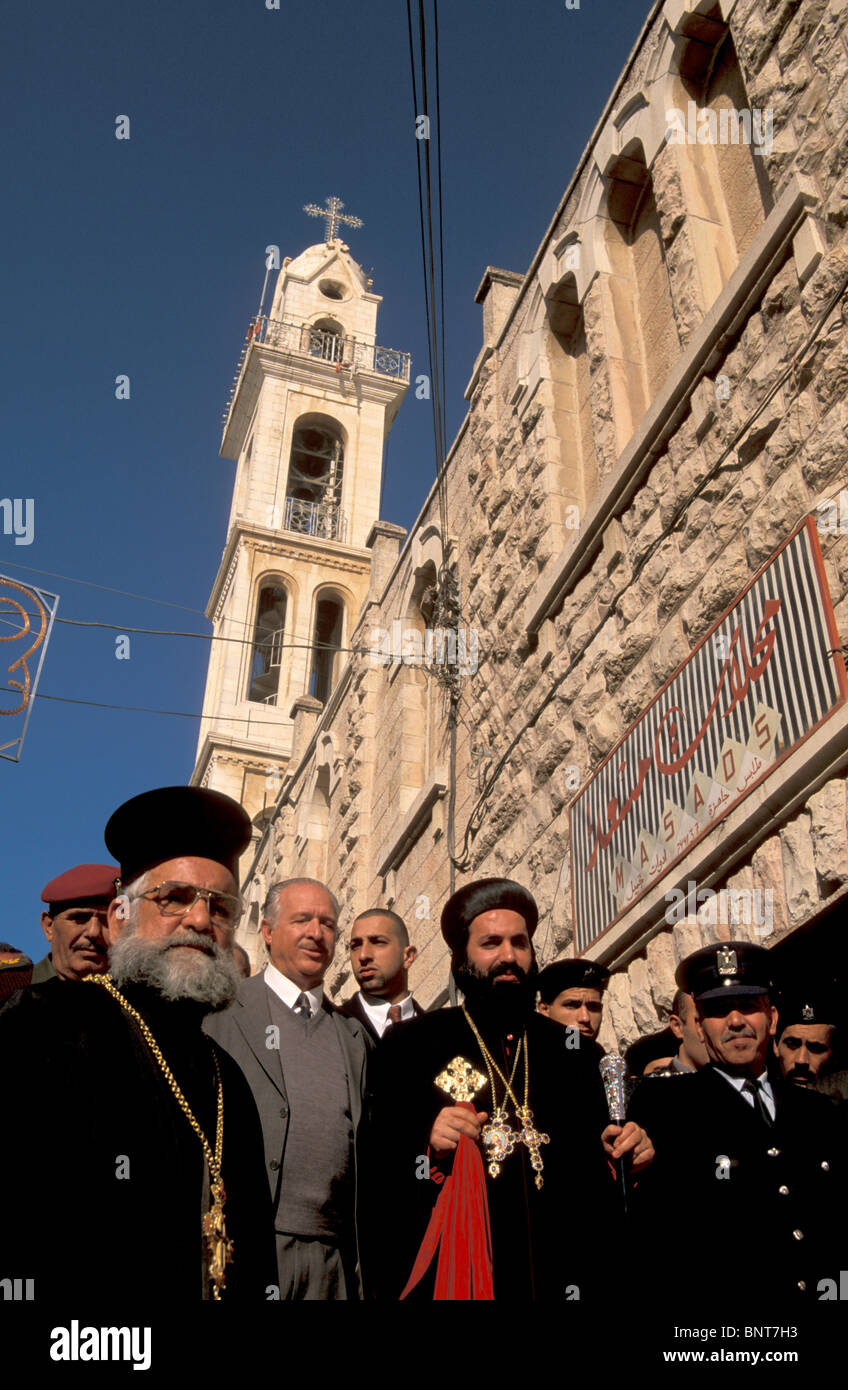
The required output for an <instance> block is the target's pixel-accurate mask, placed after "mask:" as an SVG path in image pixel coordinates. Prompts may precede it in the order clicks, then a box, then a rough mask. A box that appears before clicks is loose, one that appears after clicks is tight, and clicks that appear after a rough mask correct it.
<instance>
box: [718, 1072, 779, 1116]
mask: <svg viewBox="0 0 848 1390" xmlns="http://www.w3.org/2000/svg"><path fill="white" fill-rule="evenodd" d="M716 1071H717V1072H718V1073H719V1075H720V1076H723V1077H724V1079H725V1081H729V1082H730V1084H731V1086H732V1087H733V1088H734V1090H737V1091H738V1092H739V1094H740V1096H741V1097H742V1099H743V1100H744V1101H745V1102H746V1103H747V1104H748V1105H750V1107H751V1109H752V1110H754V1109H755V1108H756V1107H755V1105H754V1097H753V1096H752V1095H751V1093H750V1091H746V1090H744V1089H743V1088H744V1086H745V1082H746V1081H750V1080H752V1079H753V1078H752V1077H748V1076H732V1075H731V1074H730V1072H728V1071H723V1070H722V1068H721V1067H716ZM757 1089H758V1091H759V1093H760V1099H761V1100H762V1102H763V1105H764V1106H765V1107H766V1110H767V1111H768V1112H769V1114H770V1115H771V1118H772V1119H774V1117H775V1115H776V1114H777V1106H776V1105H775V1103H774V1095H773V1093H772V1089H771V1082H770V1081H769V1079H768V1074H767V1073H766V1072H760V1075H759V1076H758V1077H757Z"/></svg>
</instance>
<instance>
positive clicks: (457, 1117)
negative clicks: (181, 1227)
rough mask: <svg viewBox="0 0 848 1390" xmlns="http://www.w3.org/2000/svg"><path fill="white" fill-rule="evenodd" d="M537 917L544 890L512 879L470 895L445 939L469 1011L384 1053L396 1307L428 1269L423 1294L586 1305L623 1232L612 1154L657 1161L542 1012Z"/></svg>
mask: <svg viewBox="0 0 848 1390" xmlns="http://www.w3.org/2000/svg"><path fill="white" fill-rule="evenodd" d="M537 921H538V909H537V907H536V903H535V901H534V899H533V897H532V896H531V894H530V893H529V892H528V891H527V889H526V888H524V887H522V886H521V885H520V884H518V883H514V882H512V881H511V880H510V879H480V880H478V881H476V882H474V883H469V884H467V885H466V886H465V887H464V888H461V889H460V890H459V892H457V893H455V894H454V895H453V896H452V897H451V898H450V899H449V900H448V902H447V903H446V905H445V908H444V910H443V912H442V934H443V936H444V937H445V940H446V941H447V943H448V945H449V947H450V949H451V959H452V967H453V971H454V976H455V978H456V981H457V984H458V986H459V987H460V988H461V990H462V992H463V995H464V1001H465V1002H464V1005H463V1007H460V1008H452V1009H439V1010H437V1011H436V1012H433V1013H428V1014H425V1015H424V1017H423V1018H417V1019H413V1020H412V1022H410V1023H408V1024H405V1025H404V1027H402V1028H393V1029H391V1030H390V1032H389V1035H388V1037H387V1038H386V1040H385V1041H384V1042H382V1043H381V1044H380V1046H379V1047H378V1048H377V1049H376V1051H375V1053H374V1058H373V1064H372V1073H373V1088H372V1096H373V1102H372V1104H373V1127H372V1134H371V1142H372V1144H373V1161H372V1165H371V1166H372V1171H376V1172H377V1173H378V1176H379V1185H375V1187H376V1191H375V1200H374V1220H373V1221H372V1222H371V1223H370V1226H369V1232H368V1235H369V1244H370V1243H371V1242H373V1248H372V1249H370V1250H369V1255H370V1260H369V1270H372V1271H373V1276H374V1283H375V1286H376V1293H377V1296H378V1297H380V1298H385V1299H397V1298H399V1297H400V1296H401V1293H402V1292H403V1290H404V1287H405V1285H406V1283H407V1280H408V1278H409V1276H410V1273H411V1271H412V1270H413V1265H414V1264H415V1265H416V1273H418V1272H421V1271H422V1270H423V1272H422V1277H421V1278H420V1279H418V1280H417V1281H416V1283H415V1285H414V1287H412V1288H410V1290H409V1293H410V1295H412V1296H414V1297H415V1298H416V1299H421V1298H425V1299H429V1298H434V1297H435V1298H440V1299H441V1298H447V1299H468V1298H475V1299H476V1298H489V1297H492V1296H494V1297H495V1298H496V1299H503V1300H521V1301H524V1300H527V1299H544V1300H551V1299H553V1300H566V1299H571V1300H575V1301H576V1300H578V1299H579V1300H581V1301H583V1302H585V1301H587V1300H590V1299H591V1296H592V1292H593V1291H595V1292H597V1291H598V1290H599V1284H598V1281H597V1277H596V1276H597V1274H598V1273H599V1271H600V1267H601V1263H602V1261H603V1262H604V1267H605V1268H606V1267H608V1265H609V1260H608V1244H607V1242H608V1241H609V1240H612V1239H613V1235H615V1236H616V1237H618V1236H619V1235H620V1223H619V1222H618V1221H617V1220H616V1208H617V1206H618V1202H617V1194H616V1187H615V1182H614V1179H613V1176H612V1174H611V1172H610V1169H609V1166H608V1164H607V1161H606V1158H605V1151H606V1154H607V1155H608V1156H611V1157H613V1158H619V1157H622V1156H623V1155H624V1154H626V1153H628V1154H630V1155H631V1156H635V1166H637V1167H641V1166H642V1164H644V1163H645V1162H646V1161H649V1160H650V1156H651V1148H650V1143H649V1141H647V1139H646V1137H645V1135H643V1134H642V1132H641V1130H639V1129H638V1127H637V1126H636V1125H632V1124H629V1125H627V1126H625V1127H624V1128H623V1129H622V1128H620V1127H618V1126H609V1125H608V1124H607V1121H608V1113H607V1110H606V1105H605V1100H604V1092H603V1087H602V1084H601V1079H600V1076H599V1073H598V1068H597V1065H596V1064H595V1062H594V1059H593V1058H591V1057H590V1056H589V1051H588V1049H587V1048H582V1049H580V1048H578V1049H573V1048H568V1047H567V1046H566V1041H567V1039H566V1037H565V1035H564V1032H563V1029H562V1028H561V1027H559V1026H558V1025H557V1024H554V1023H552V1022H551V1021H550V1020H549V1019H546V1018H544V1017H542V1016H541V1015H540V1014H537V1013H536V1012H535V1010H534V1002H535V994H536V963H535V957H534V954H533V947H532V944H531V937H532V935H533V932H534V930H535V928H536V924H537ZM469 1093H470V1095H469ZM470 1096H473V1104H471V1103H469V1102H470ZM487 1122H488V1123H487ZM464 1140H470V1141H471V1144H472V1145H473V1146H474V1147H475V1149H476V1147H477V1146H479V1148H480V1151H481V1153H482V1161H481V1159H480V1157H479V1156H478V1154H477V1153H475V1152H474V1151H473V1150H471V1149H470V1148H469V1145H468V1144H467V1143H464V1142H463V1141H464ZM458 1151H459V1152H458ZM468 1158H470V1166H471V1177H470V1182H469V1180H468V1176H467V1169H468V1163H467V1161H466V1160H467V1159H468ZM486 1169H487V1171H486ZM475 1171H476V1174H477V1176H476V1177H474V1172H475ZM448 1180H450V1182H451V1187H450V1189H449V1188H448V1186H447V1182H448ZM454 1182H455V1183H456V1187H454ZM442 1184H445V1187H444V1189H442ZM443 1190H444V1191H445V1192H450V1198H451V1201H454V1199H456V1220H451V1219H450V1218H449V1217H448V1218H447V1219H446V1220H445V1221H444V1222H443V1223H442V1224H441V1227H440V1236H439V1238H440V1241H441V1246H440V1249H439V1254H438V1267H437V1268H434V1265H435V1259H434V1258H432V1259H431V1258H430V1256H431V1255H432V1256H435V1249H434V1242H429V1241H427V1240H426V1239H425V1240H422V1237H424V1236H425V1230H426V1229H427V1228H428V1223H429V1222H430V1221H431V1220H433V1221H434V1222H438V1221H439V1216H440V1212H439V1209H438V1208H439V1206H440V1203H441V1193H442V1191H443ZM441 1205H442V1206H443V1207H444V1206H447V1205H448V1204H447V1203H442V1204H441ZM386 1212H391V1213H392V1219H391V1221H387V1220H386V1218H385V1214H386ZM608 1219H609V1221H610V1222H611V1224H610V1225H608ZM489 1224H490V1230H491V1259H489V1258H488V1254H487V1250H486V1247H487V1235H486V1231H487V1226H489ZM431 1231H432V1228H431ZM419 1248H420V1253H421V1263H420V1264H419V1263H418V1262H417V1261H416V1252H418V1251H419ZM616 1248H617V1249H618V1250H619V1251H620V1246H617V1247H616ZM618 1267H620V1268H623V1262H620V1264H619V1266H618ZM490 1281H491V1282H490Z"/></svg>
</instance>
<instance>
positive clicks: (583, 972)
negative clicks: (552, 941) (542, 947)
mask: <svg viewBox="0 0 848 1390" xmlns="http://www.w3.org/2000/svg"><path fill="white" fill-rule="evenodd" d="M609 975H610V973H609V971H608V970H607V968H606V966H605V965H600V964H599V963H598V961H595V960H555V961H554V963H553V965H546V966H545V968H544V970H543V971H542V972H541V973H540V975H539V979H538V981H537V984H538V987H539V994H540V995H541V997H542V1003H543V1004H552V1003H553V1001H554V1000H555V999H556V997H557V995H558V994H562V992H563V990H564V989H597V990H599V991H601V992H603V990H605V989H606V987H607V980H608V979H609Z"/></svg>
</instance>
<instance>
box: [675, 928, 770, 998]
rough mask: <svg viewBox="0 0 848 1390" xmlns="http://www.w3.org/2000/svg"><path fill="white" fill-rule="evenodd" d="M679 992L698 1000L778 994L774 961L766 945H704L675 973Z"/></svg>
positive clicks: (718, 943)
mask: <svg viewBox="0 0 848 1390" xmlns="http://www.w3.org/2000/svg"><path fill="white" fill-rule="evenodd" d="M674 980H675V983H676V985H677V987H678V989H682V990H684V991H685V992H686V993H687V994H691V995H692V996H693V997H694V998H695V999H719V998H721V997H722V996H724V995H726V996H727V997H728V998H731V997H732V996H733V995H752V994H767V995H769V997H770V998H771V997H772V996H773V995H774V992H775V985H774V959H773V957H772V954H771V952H770V951H767V950H766V949H765V947H764V946H752V945H751V943H750V942H748V941H719V942H717V943H716V945H714V946H702V947H701V949H700V951H693V952H692V954H691V956H687V957H686V959H685V960H682V961H681V962H680V964H679V965H678V967H677V969H676V970H675V972H674Z"/></svg>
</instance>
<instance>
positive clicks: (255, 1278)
mask: <svg viewBox="0 0 848 1390" xmlns="http://www.w3.org/2000/svg"><path fill="white" fill-rule="evenodd" d="M250 833H251V826H250V821H249V819H248V817H247V815H246V814H245V812H244V811H243V810H242V809H241V807H240V806H238V805H237V804H236V802H234V801H233V800H231V798H230V797H228V796H222V795H220V794H219V793H217V792H212V791H207V790H204V789H201V788H199V787H163V788H159V789H157V790H155V791H149V792H145V793H143V794H142V795H141V796H136V797H133V799H132V800H131V801H128V802H126V803H125V804H124V805H123V806H121V807H119V808H118V810H117V811H116V812H115V814H114V815H113V816H112V818H111V820H110V821H109V823H108V825H107V827H106V833H105V839H106V844H107V846H108V848H109V850H110V851H111V853H112V855H113V857H114V858H115V859H117V861H118V863H119V864H120V879H119V880H116V889H117V891H118V896H117V898H115V899H114V900H113V902H112V903H111V904H110V906H109V915H108V924H107V937H108V938H109V941H110V944H111V949H110V955H109V970H108V973H100V974H95V975H90V976H87V977H85V978H84V979H81V980H66V981H60V980H49V981H47V982H46V983H45V984H43V985H39V986H32V987H30V988H29V989H26V990H23V991H21V992H20V993H19V994H17V995H14V996H13V997H12V998H11V999H10V1000H9V1002H8V1003H7V1004H6V1005H5V1007H4V1008H3V1010H2V1012H0V1069H2V1074H3V1076H4V1077H5V1078H6V1079H7V1086H10V1085H11V1083H12V1079H13V1081H14V1091H13V1092H11V1091H10V1094H9V1098H8V1100H7V1107H6V1122H7V1123H6V1127H5V1128H6V1133H5V1135H4V1142H3V1145H2V1147H0V1192H3V1193H4V1194H5V1198H6V1202H5V1215H4V1220H3V1223H2V1234H0V1268H2V1272H3V1273H4V1274H6V1273H10V1274H20V1275H21V1276H22V1277H26V1278H28V1279H32V1280H33V1282H34V1299H35V1301H36V1302H37V1303H38V1302H41V1303H45V1302H47V1303H48V1304H49V1305H50V1306H52V1307H57V1308H61V1307H62V1306H63V1305H64V1304H69V1301H70V1300H72V1299H73V1298H86V1299H89V1300H92V1299H94V1300H96V1301H97V1306H99V1305H101V1304H102V1305H103V1306H104V1307H105V1308H106V1309H108V1308H111V1307H117V1308H120V1309H125V1308H130V1307H132V1308H139V1307H141V1308H143V1307H144V1306H145V1305H151V1306H152V1305H153V1304H154V1303H155V1304H157V1305H158V1306H166V1305H168V1304H170V1305H171V1306H173V1307H175V1308H176V1307H179V1306H180V1303H185V1302H193V1301H196V1300H200V1299H211V1300H217V1299H221V1298H225V1299H226V1300H227V1301H230V1300H232V1299H239V1300H251V1301H253V1300H255V1301H257V1302H258V1301H259V1300H264V1299H265V1298H266V1297H268V1294H267V1292H266V1290H267V1289H268V1287H269V1286H270V1285H273V1283H274V1281H275V1279H276V1273H275V1270H276V1262H275V1252H274V1237H273V1223H272V1215H271V1210H270V1202H269V1200H268V1184H267V1182H266V1180H265V1173H264V1155H263V1149H262V1131H261V1127H260V1124H259V1116H258V1114H257V1111H256V1106H255V1104H254V1101H253V1097H252V1095H251V1093H250V1088H249V1087H248V1084H247V1082H246V1081H245V1079H244V1077H243V1075H242V1073H241V1071H240V1070H239V1068H238V1067H237V1066H236V1064H235V1063H234V1062H233V1061H232V1060H231V1058H230V1057H228V1056H227V1054H226V1053H225V1052H224V1051H222V1050H221V1049H220V1048H218V1047H217V1046H216V1045H215V1044H214V1043H213V1042H212V1041H211V1040H210V1039H209V1038H208V1037H206V1036H205V1035H204V1034H203V1033H202V1032H201V1026H200V1025H201V1022H202V1020H203V1018H204V1016H205V1015H206V1014H209V1013H214V1012H215V1011H217V1010H219V1009H224V1008H226V1007H227V1006H228V1005H229V1004H230V1003H231V1002H232V1001H233V999H234V998H235V996H236V991H237V988H238V985H239V981H240V976H239V975H238V973H237V970H236V967H235V965H234V963H233V958H232V953H231V951H230V945H231V942H232V935H233V933H234V931H235V928H236V926H237V924H238V918H239V914H240V911H241V903H240V900H239V897H238V888H237V883H236V874H237V864H238V858H239V855H240V854H241V852H242V851H243V850H244V849H245V847H246V845H247V844H248V842H249V840H250ZM12 1095H13V1099H12Z"/></svg>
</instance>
